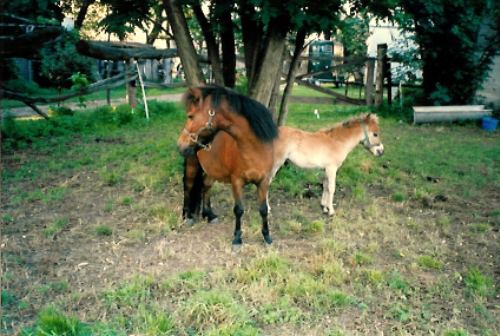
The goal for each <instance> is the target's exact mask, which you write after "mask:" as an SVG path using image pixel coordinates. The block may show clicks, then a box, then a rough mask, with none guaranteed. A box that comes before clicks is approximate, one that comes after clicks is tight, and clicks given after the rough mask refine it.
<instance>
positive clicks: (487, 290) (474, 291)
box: [464, 267, 494, 297]
mask: <svg viewBox="0 0 500 336" xmlns="http://www.w3.org/2000/svg"><path fill="white" fill-rule="evenodd" d="M464 284H465V289H466V293H467V294H468V295H470V296H479V297H488V296H491V295H493V293H494V287H493V279H492V278H491V277H489V276H487V275H484V274H483V273H482V272H481V271H480V270H479V269H478V268H477V267H472V268H470V269H469V270H468V271H467V273H466V274H465V277H464Z"/></svg>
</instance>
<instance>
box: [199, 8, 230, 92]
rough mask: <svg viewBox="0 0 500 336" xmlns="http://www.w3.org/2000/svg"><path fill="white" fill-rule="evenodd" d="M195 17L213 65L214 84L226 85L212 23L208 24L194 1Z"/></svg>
mask: <svg viewBox="0 0 500 336" xmlns="http://www.w3.org/2000/svg"><path fill="white" fill-rule="evenodd" d="M192 8H193V12H194V15H195V16H196V19H197V20H198V23H199V24H200V27H201V30H202V32H203V36H205V43H206V44H207V52H208V59H209V61H210V64H211V65H212V73H213V76H214V82H215V84H217V85H224V77H223V75H222V66H221V59H220V55H219V46H218V44H217V41H216V40H215V35H214V33H213V31H212V29H211V28H210V23H209V22H208V20H207V18H206V16H205V14H204V13H203V10H202V9H201V5H200V3H199V2H197V1H194V3H193V4H192Z"/></svg>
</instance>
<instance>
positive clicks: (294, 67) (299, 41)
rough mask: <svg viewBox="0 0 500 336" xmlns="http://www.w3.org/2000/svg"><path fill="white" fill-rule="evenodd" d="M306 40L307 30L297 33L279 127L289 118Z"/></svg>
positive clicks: (279, 117) (282, 101)
mask: <svg viewBox="0 0 500 336" xmlns="http://www.w3.org/2000/svg"><path fill="white" fill-rule="evenodd" d="M305 39H306V30H305V28H302V29H300V30H299V31H298V32H297V36H296V37H295V48H294V50H293V55H292V60H291V61H290V69H289V70H288V74H287V76H286V87H285V91H284V92H283V97H282V98H281V106H280V111H279V114H278V122H277V124H278V126H281V125H284V124H285V123H286V119H287V118H288V101H289V97H290V95H291V93H292V89H293V84H294V82H295V77H296V76H297V72H298V70H299V57H300V55H301V54H302V51H303V50H304V42H305Z"/></svg>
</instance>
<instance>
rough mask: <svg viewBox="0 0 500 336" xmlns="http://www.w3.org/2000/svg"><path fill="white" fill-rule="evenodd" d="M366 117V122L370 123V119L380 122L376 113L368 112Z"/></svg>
mask: <svg viewBox="0 0 500 336" xmlns="http://www.w3.org/2000/svg"><path fill="white" fill-rule="evenodd" d="M365 119H366V123H369V122H370V121H373V122H375V123H378V115H376V114H374V113H368V115H367V116H366V118H365Z"/></svg>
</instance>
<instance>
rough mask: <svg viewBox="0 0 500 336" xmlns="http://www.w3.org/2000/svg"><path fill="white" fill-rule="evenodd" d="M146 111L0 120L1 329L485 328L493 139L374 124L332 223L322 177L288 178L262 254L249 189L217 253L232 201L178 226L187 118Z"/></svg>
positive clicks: (330, 109)
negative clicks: (240, 233)
mask: <svg viewBox="0 0 500 336" xmlns="http://www.w3.org/2000/svg"><path fill="white" fill-rule="evenodd" d="M297 93H303V92H300V91H297ZM303 94H306V95H307V94H308V93H303ZM315 108H318V109H319V110H320V114H321V118H320V119H319V120H318V119H316V118H315V117H314V115H313V114H312V111H313V110H314V109H315ZM151 109H152V111H151V120H150V121H149V122H148V121H146V120H144V118H143V116H142V115H141V114H140V113H137V114H134V115H131V114H129V112H130V111H129V110H128V109H127V108H126V107H120V108H118V109H114V110H113V109H109V108H105V107H103V108H99V109H96V110H94V111H90V112H88V113H78V112H77V113H75V114H74V115H73V116H59V117H54V118H52V119H51V120H50V121H44V120H37V121H19V120H16V121H13V120H4V124H3V126H2V136H3V138H2V159H4V160H5V161H4V162H5V164H4V168H3V172H2V187H3V188H5V189H4V190H5V192H4V193H3V195H4V197H3V199H2V213H3V215H2V222H3V223H2V231H3V232H2V234H5V237H6V238H8V240H7V244H6V246H5V249H6V251H5V252H2V262H3V263H4V264H5V265H6V271H5V272H4V273H3V274H2V283H3V284H5V287H4V288H3V291H2V305H3V306H2V309H3V310H4V311H5V313H4V316H2V321H1V322H2V323H1V329H0V330H2V333H6V334H19V333H21V331H22V330H24V334H25V335H29V334H31V335H46V334H48V335H51V334H64V333H66V334H67V335H86V334H96V335H127V334H135V335H267V334H270V335H280V334H297V335H302V334H308V333H309V334H318V335H350V334H352V333H356V332H358V331H359V333H360V334H371V333H372V332H373V326H375V325H376V326H379V327H380V328H381V331H383V332H384V334H402V335H404V334H406V335H413V334H415V335H419V334H431V333H435V334H446V333H449V335H462V334H463V335H467V334H474V335H475V334H478V335H480V334H481V333H482V332H483V331H484V332H483V334H485V335H486V334H488V333H486V331H487V330H490V332H489V334H491V335H493V334H496V333H497V332H498V328H497V327H496V325H498V323H497V322H498V314H497V312H496V310H495V301H494V300H495V287H494V285H495V281H494V278H493V276H492V275H493V274H495V273H494V272H495V271H494V264H495V260H494V255H495V254H494V251H495V249H494V248H493V245H494V244H493V241H494V239H495V237H497V232H498V230H495V225H496V224H495V223H496V222H497V219H498V211H497V210H496V209H494V208H491V200H492V199H493V198H492V197H493V196H492V195H494V194H492V192H491V190H497V189H498V187H500V185H499V180H500V179H499V176H500V172H499V171H498V157H500V149H499V148H498V137H497V135H496V134H493V135H492V134H485V133H483V132H482V131H481V130H480V129H478V128H476V127H475V126H474V125H471V124H468V125H422V126H411V125H408V124H406V123H400V122H399V116H397V117H396V116H395V117H392V116H388V117H383V118H381V129H382V130H381V136H382V139H383V141H384V145H385V147H386V153H385V154H384V156H382V157H380V158H375V157H373V156H371V154H369V153H368V152H367V151H366V150H364V149H362V148H356V149H355V150H354V151H353V152H352V153H351V154H350V155H349V156H348V158H347V159H346V161H345V162H344V165H343V167H342V168H341V169H340V170H339V172H338V175H337V193H336V195H335V204H336V211H337V214H336V216H335V217H328V216H324V215H323V214H322V213H321V209H320V207H319V199H320V197H321V181H322V178H323V175H322V172H321V171H319V170H302V169H299V168H296V167H294V166H293V165H288V166H286V167H283V169H282V170H281V171H280V172H279V173H278V175H277V176H276V178H275V180H274V181H273V184H272V186H271V191H270V195H271V206H272V208H273V211H272V216H271V217H270V218H271V230H272V234H273V238H274V239H275V244H274V245H273V246H272V247H270V248H266V247H264V246H263V245H262V244H261V243H260V242H261V236H260V216H259V215H258V212H257V211H256V209H258V207H257V206H256V205H255V203H254V200H253V193H254V188H253V187H252V188H248V190H246V194H247V191H248V197H247V198H246V199H245V207H246V210H247V211H246V213H245V215H244V218H243V229H244V232H245V245H243V247H242V248H241V249H240V250H235V251H233V250H232V249H231V246H230V236H231V230H232V228H233V215H232V205H233V204H232V202H233V200H232V196H231V192H230V188H228V187H226V186H221V185H216V186H214V190H215V192H214V196H213V205H214V207H215V210H216V211H217V212H218V213H220V214H221V217H220V218H221V222H222V223H221V224H220V225H219V226H213V227H211V226H207V224H205V223H199V224H197V225H195V226H193V227H186V226H185V225H183V224H182V221H181V218H180V212H181V206H182V159H181V158H180V156H179V155H178V153H177V151H176V143H175V140H176V138H177V136H178V134H179V131H180V130H181V129H182V125H183V121H184V118H185V117H184V114H183V111H182V107H181V106H180V105H178V104H167V103H159V102H157V103H152V104H151ZM364 110H365V108H362V107H345V106H340V107H339V106H329V105H320V106H319V105H299V104H292V105H291V106H290V120H289V124H290V125H292V126H298V127H301V128H304V129H309V130H315V129H319V128H322V127H325V125H328V124H331V123H334V122H338V121H341V120H343V119H345V118H348V117H350V116H352V115H353V114H356V113H358V112H361V111H364ZM306 191H310V192H312V196H306V193H305V192H306ZM437 196H441V197H437ZM443 196H446V197H444V198H443ZM309 197H310V198H309ZM439 199H446V200H445V201H442V200H441V201H440V200H439ZM424 200H425V201H426V202H427V203H425V202H424ZM278 201H279V202H278ZM424 203H425V204H424ZM63 211H69V212H70V213H69V214H66V213H64V212H63ZM25 214H36V216H31V217H30V216H26V215H25ZM35 217H36V218H35ZM68 229H70V230H68ZM23 236H24V237H23ZM108 236H109V238H108ZM191 237H193V238H196V237H197V238H198V239H199V240H195V239H194V240H191ZM47 238H53V239H47ZM179 241H183V242H185V244H183V245H180V244H179ZM28 246H29V247H28ZM89 246H90V249H89V248H88V247H89ZM205 246H208V247H207V248H206V249H204V247H205ZM69 247H71V248H69ZM85 247H87V249H85ZM80 249H81V252H80ZM94 250H95V251H96V252H95V253H97V251H98V252H99V254H98V255H97V254H96V256H95V257H94V255H92V254H91V253H88V251H92V252H94ZM31 251H37V253H39V254H37V255H36V258H35V257H33V252H31ZM62 253H67V254H68V258H67V261H65V259H64V258H59V256H61V255H62ZM79 253H80V254H79ZM55 256H57V260H56V261H55V263H57V264H55V263H54V261H53V259H52V258H55ZM491 256H493V257H491ZM65 257H66V256H65ZM34 261H35V262H36V263H34ZM84 262H87V263H88V264H87V265H86V266H82V267H81V269H79V268H78V267H77V266H78V265H79V264H80V263H84ZM39 272H45V273H44V274H40V273H39ZM57 272H62V275H59V273H57ZM26 274H29V275H30V279H29V281H28V280H25V279H26ZM56 275H57V276H62V278H63V279H67V280H64V281H60V280H56V279H54V277H55V276H56ZM97 275H99V276H100V277H99V278H98V277H97ZM42 277H43V279H44V281H43V282H42V281H38V280H37V281H35V280H33V279H42ZM75 279H84V281H88V282H85V283H83V284H82V283H80V282H78V281H79V280H75ZM88 283H93V284H94V285H93V287H92V288H91V286H90V285H87V284H88ZM48 302H53V303H54V307H57V309H56V308H47V306H46V305H47V303H48ZM61 312H67V313H64V314H63V313H61ZM450 321H451V322H450ZM12 325H15V326H18V327H17V329H16V330H14V329H13V328H12V327H10V326H12ZM21 334H23V333H21Z"/></svg>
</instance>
